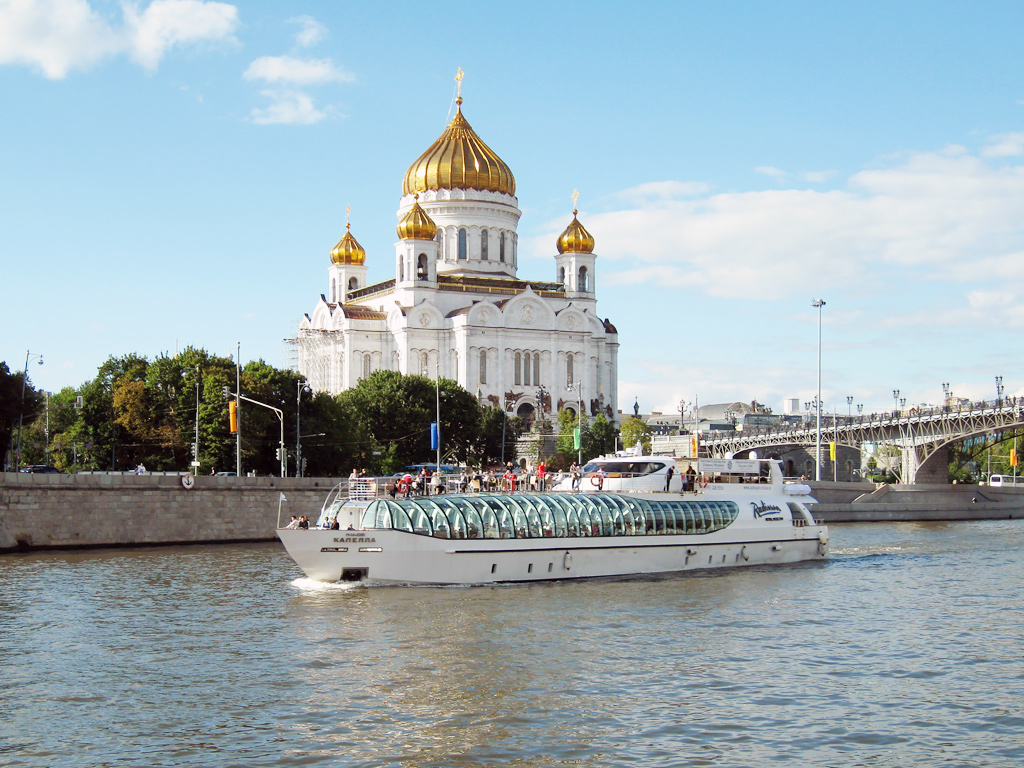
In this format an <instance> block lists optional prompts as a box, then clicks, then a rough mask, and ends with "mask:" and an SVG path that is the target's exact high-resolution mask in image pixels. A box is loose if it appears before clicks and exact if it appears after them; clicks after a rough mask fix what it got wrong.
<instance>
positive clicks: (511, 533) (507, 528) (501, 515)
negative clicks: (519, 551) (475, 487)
mask: <svg viewBox="0 0 1024 768" xmlns="http://www.w3.org/2000/svg"><path fill="white" fill-rule="evenodd" d="M484 501H486V502H487V504H488V505H489V506H490V507H491V509H492V510H493V511H494V515H495V517H497V519H498V530H499V531H500V533H501V538H503V539H514V538H515V537H516V520H515V517H514V516H513V514H512V511H511V510H510V509H509V508H508V507H506V506H505V505H504V504H501V503H500V502H499V500H498V499H497V498H494V497H490V498H486V499H484Z"/></svg>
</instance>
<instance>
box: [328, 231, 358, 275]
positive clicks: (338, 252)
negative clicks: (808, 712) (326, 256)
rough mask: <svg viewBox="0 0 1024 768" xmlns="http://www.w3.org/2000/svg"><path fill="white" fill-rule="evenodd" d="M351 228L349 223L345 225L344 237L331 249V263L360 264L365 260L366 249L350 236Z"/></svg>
mask: <svg viewBox="0 0 1024 768" xmlns="http://www.w3.org/2000/svg"><path fill="white" fill-rule="evenodd" d="M351 228H352V225H351V224H346V225H345V235H344V237H342V238H341V240H339V241H338V244H337V245H336V246H334V250H333V251H331V263H332V264H353V265H356V266H362V264H363V263H364V262H365V261H366V250H365V249H364V248H363V246H361V245H360V244H359V243H358V242H357V241H356V239H355V238H354V237H352V232H351Z"/></svg>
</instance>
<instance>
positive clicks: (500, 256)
mask: <svg viewBox="0 0 1024 768" xmlns="http://www.w3.org/2000/svg"><path fill="white" fill-rule="evenodd" d="M498 260H499V261H500V262H501V263H503V264H504V263H505V233H504V232H502V233H501V239H500V240H499V241H498Z"/></svg>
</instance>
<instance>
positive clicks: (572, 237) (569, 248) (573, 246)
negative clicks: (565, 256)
mask: <svg viewBox="0 0 1024 768" xmlns="http://www.w3.org/2000/svg"><path fill="white" fill-rule="evenodd" d="M576 213H577V211H576V209H575V208H573V211H572V222H570V224H569V226H568V227H566V228H565V231H564V232H563V233H562V234H560V235H559V236H558V240H557V242H556V243H555V247H556V248H558V252H559V253H593V252H594V245H595V243H594V236H593V235H592V234H590V233H589V232H587V229H586V227H584V226H583V225H582V224H580V222H579V219H577V218H576Z"/></svg>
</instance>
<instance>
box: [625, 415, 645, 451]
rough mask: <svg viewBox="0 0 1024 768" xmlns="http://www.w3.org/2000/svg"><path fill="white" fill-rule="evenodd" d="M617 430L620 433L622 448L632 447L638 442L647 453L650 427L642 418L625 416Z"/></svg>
mask: <svg viewBox="0 0 1024 768" xmlns="http://www.w3.org/2000/svg"><path fill="white" fill-rule="evenodd" d="M619 432H620V433H621V435H622V447H623V448H632V447H633V446H634V445H636V444H637V443H638V442H639V443H640V445H641V446H642V447H643V451H644V453H646V454H649V453H650V452H651V427H650V425H649V424H648V423H647V422H646V421H644V420H643V419H638V418H636V417H635V416H627V417H626V418H625V419H624V420H623V421H622V426H621V427H620V429H619Z"/></svg>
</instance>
